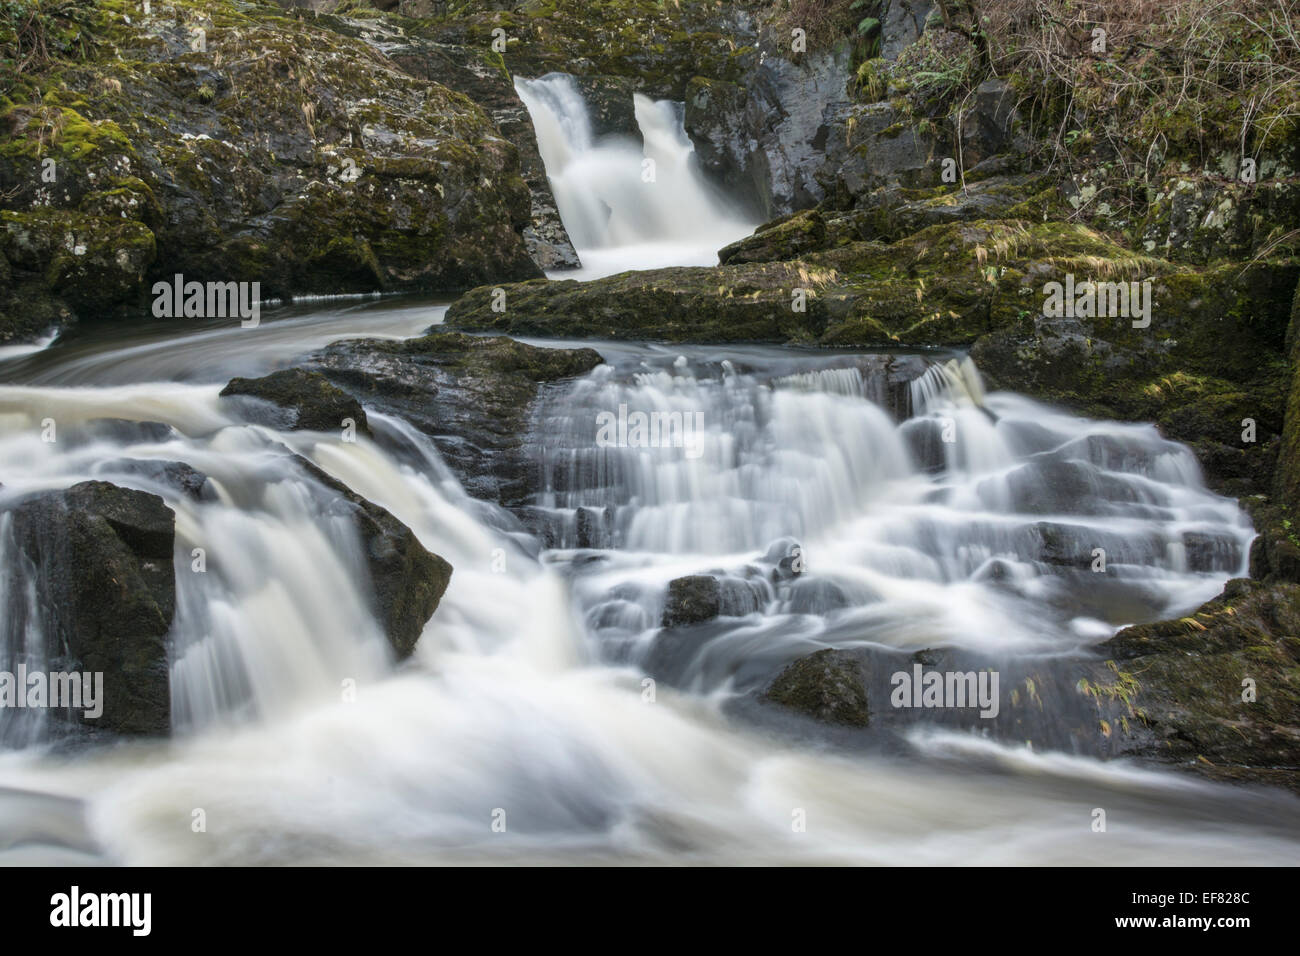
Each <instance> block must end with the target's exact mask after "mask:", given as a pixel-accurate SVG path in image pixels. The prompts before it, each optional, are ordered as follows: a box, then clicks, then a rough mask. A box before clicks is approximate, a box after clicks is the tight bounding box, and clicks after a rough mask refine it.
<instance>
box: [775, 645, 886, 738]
mask: <svg viewBox="0 0 1300 956" xmlns="http://www.w3.org/2000/svg"><path fill="white" fill-rule="evenodd" d="M763 697H764V698H765V699H766V700H768V701H770V702H771V703H774V704H778V705H780V706H782V707H788V708H790V709H791V710H795V711H798V712H799V713H801V714H804V715H805V716H808V717H811V718H813V719H814V720H819V721H822V722H824V723H829V724H840V725H843V726H847V727H866V726H867V725H868V723H869V722H870V714H869V711H868V708H867V691H866V688H865V687H864V686H863V675H862V665H861V664H860V663H859V661H858V659H857V658H856V657H854V656H853V655H851V654H848V653H846V652H844V651H836V650H831V649H830V648H827V649H826V650H823V651H817V652H816V653H815V654H810V655H809V656H807V657H803V658H800V659H799V660H797V661H795V662H794V663H793V664H790V665H789V666H788V667H786V668H785V670H783V671H781V673H780V674H778V675H777V677H776V680H774V681H773V682H772V685H771V686H770V687H769V688H768V689H767V690H766V691H765V692H764V694H763Z"/></svg>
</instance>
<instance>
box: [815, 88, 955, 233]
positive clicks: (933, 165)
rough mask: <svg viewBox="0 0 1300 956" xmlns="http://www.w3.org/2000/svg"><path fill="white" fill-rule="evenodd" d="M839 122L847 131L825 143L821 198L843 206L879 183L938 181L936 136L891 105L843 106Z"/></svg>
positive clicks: (819, 175)
mask: <svg viewBox="0 0 1300 956" xmlns="http://www.w3.org/2000/svg"><path fill="white" fill-rule="evenodd" d="M841 122H842V123H843V124H844V126H845V128H846V129H847V130H849V133H848V135H841V136H839V137H830V138H828V140H827V142H826V146H825V152H824V154H823V155H824V159H823V161H822V162H821V164H820V165H819V167H818V171H817V178H818V181H819V182H820V184H821V188H820V189H819V193H820V196H819V198H821V197H822V196H828V197H830V199H831V200H832V201H834V202H835V203H836V204H837V205H839V206H840V207H842V208H847V207H849V206H851V205H853V204H854V203H856V202H863V201H865V200H866V199H867V197H869V196H870V195H871V194H872V193H873V192H874V191H875V190H877V189H880V188H882V187H891V186H892V187H897V186H903V187H908V188H913V189H915V188H919V187H936V186H939V185H941V183H942V179H941V175H942V169H941V165H942V164H941V163H940V162H939V161H938V160H939V159H941V158H943V155H944V154H943V153H942V152H940V145H939V141H938V138H937V137H936V136H935V134H934V133H932V132H928V131H926V130H924V129H923V128H921V127H919V126H918V125H917V124H916V123H915V122H913V121H912V120H911V118H910V117H908V116H907V115H905V114H904V113H903V112H901V111H900V110H899V109H898V108H896V107H895V106H893V105H892V104H890V103H885V102H881V103H870V104H867V105H865V106H864V105H854V106H846V107H845V108H844V110H843V116H842V119H841Z"/></svg>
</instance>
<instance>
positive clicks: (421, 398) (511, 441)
mask: <svg viewBox="0 0 1300 956" xmlns="http://www.w3.org/2000/svg"><path fill="white" fill-rule="evenodd" d="M600 363H601V357H600V355H599V353H597V352H595V351H593V350H592V349H547V348H538V347H536V346H531V345H525V344H523V343H522V342H515V341H512V340H511V339H506V338H480V337H476V336H470V335H463V334H455V333H448V332H436V333H434V334H432V335H428V336H425V337H424V338H419V339H409V340H407V341H404V342H389V341H377V340H371V339H356V340H351V341H347V342H336V343H335V344H333V345H331V346H329V347H328V348H326V349H323V350H322V351H320V352H318V353H316V354H315V355H313V356H312V357H311V358H310V359H309V360H308V365H309V367H310V368H311V369H314V370H316V371H319V372H320V373H322V374H323V375H324V376H325V377H326V378H328V379H329V380H330V381H331V382H333V383H334V384H335V385H337V386H338V387H339V388H341V389H343V390H345V391H346V392H348V393H349V394H351V395H353V396H354V397H356V398H359V399H361V400H362V401H364V402H366V404H367V405H370V406H371V407H372V408H375V409H378V410H381V411H385V412H388V413H390V414H394V415H397V416H399V417H401V418H404V419H405V420H407V421H409V422H410V423H411V424H413V425H414V426H415V427H416V428H418V429H420V430H421V431H423V432H425V433H426V434H428V435H429V436H430V437H432V439H433V441H434V443H435V445H436V446H437V448H438V450H439V452H440V453H441V454H442V456H443V458H444V459H445V460H446V461H447V463H448V465H449V466H450V467H451V468H452V469H453V470H454V471H455V472H456V474H457V477H458V478H460V480H461V482H462V483H463V484H464V485H465V488H466V490H467V491H469V493H470V494H472V495H474V496H475V497H479V498H483V499H486V500H489V501H496V502H498V503H500V504H503V505H505V506H507V507H516V506H521V505H524V504H527V503H530V502H531V499H532V495H533V493H534V492H535V491H536V489H537V484H538V475H537V474H536V465H535V463H534V458H533V456H532V454H531V453H530V451H529V449H527V448H526V447H525V445H524V441H525V436H526V434H527V433H528V426H529V421H530V419H529V416H530V410H531V407H532V405H533V402H534V400H535V399H536V398H537V394H538V389H539V388H540V387H543V386H544V385H545V384H547V383H550V382H556V381H559V380H562V379H565V378H570V377H573V376H576V375H581V374H584V373H586V372H588V371H590V370H591V369H593V368H595V367H596V366H597V365H599V364H600Z"/></svg>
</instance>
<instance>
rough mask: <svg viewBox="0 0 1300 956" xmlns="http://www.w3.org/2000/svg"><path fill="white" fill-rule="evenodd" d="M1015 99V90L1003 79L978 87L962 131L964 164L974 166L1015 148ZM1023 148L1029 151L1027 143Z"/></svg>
mask: <svg viewBox="0 0 1300 956" xmlns="http://www.w3.org/2000/svg"><path fill="white" fill-rule="evenodd" d="M1016 98H1017V93H1016V91H1015V90H1013V89H1012V87H1011V85H1010V84H1009V83H1007V82H1006V81H1004V80H985V81H984V82H983V83H981V84H980V85H979V86H977V87H976V88H975V95H974V100H973V103H972V104H971V109H970V111H969V112H968V113H967V114H965V116H964V118H963V121H962V128H961V142H962V161H963V162H964V163H965V164H966V165H968V166H975V165H977V164H979V163H981V162H983V161H984V160H986V159H989V158H991V157H993V156H997V155H998V154H1000V153H1003V152H1005V151H1006V150H1008V149H1010V148H1012V147H1013V146H1014V145H1016V143H1015V137H1016V135H1017V132H1018V130H1017V126H1018V124H1019V116H1018V115H1017V114H1016V108H1015V105H1016ZM1020 147H1021V149H1022V150H1023V149H1025V148H1027V147H1028V142H1027V141H1026V142H1024V143H1022V144H1020Z"/></svg>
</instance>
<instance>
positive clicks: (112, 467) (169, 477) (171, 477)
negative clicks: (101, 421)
mask: <svg viewBox="0 0 1300 956" xmlns="http://www.w3.org/2000/svg"><path fill="white" fill-rule="evenodd" d="M97 470H99V471H104V472H119V473H123V474H127V475H139V476H140V477H142V478H145V479H147V480H149V481H156V482H159V483H160V484H164V485H170V486H171V487H172V488H175V489H176V490H177V491H179V492H181V493H182V494H184V495H186V496H188V497H190V498H193V499H194V500H195V501H202V500H204V499H212V498H215V497H216V495H215V493H214V492H213V491H212V489H211V487H210V486H209V485H208V484H207V481H208V476H207V475H205V474H203V472H201V471H198V470H197V469H195V468H192V467H191V466H190V465H187V464H186V463H185V462H183V461H159V460H156V459H144V458H119V459H114V460H112V461H107V462H104V463H103V465H102V466H101V467H100V468H99V469H97Z"/></svg>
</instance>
